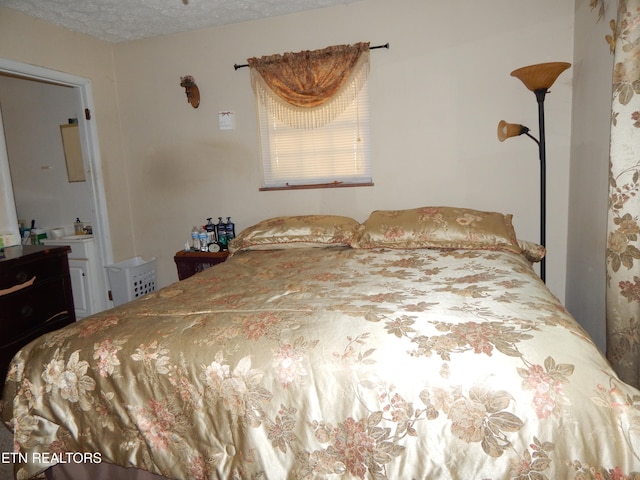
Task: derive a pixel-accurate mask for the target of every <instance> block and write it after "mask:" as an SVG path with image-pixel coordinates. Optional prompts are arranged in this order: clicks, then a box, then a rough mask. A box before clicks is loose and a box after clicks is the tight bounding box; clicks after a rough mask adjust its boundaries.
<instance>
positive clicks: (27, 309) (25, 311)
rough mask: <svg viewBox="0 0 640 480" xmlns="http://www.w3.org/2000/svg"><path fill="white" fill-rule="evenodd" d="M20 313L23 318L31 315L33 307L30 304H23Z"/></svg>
mask: <svg viewBox="0 0 640 480" xmlns="http://www.w3.org/2000/svg"><path fill="white" fill-rule="evenodd" d="M20 315H21V316H22V317H24V318H28V317H30V316H31V315H33V307H32V306H31V305H23V306H22V308H21V309H20Z"/></svg>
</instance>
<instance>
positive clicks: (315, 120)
mask: <svg viewBox="0 0 640 480" xmlns="http://www.w3.org/2000/svg"><path fill="white" fill-rule="evenodd" d="M247 63H248V64H249V67H250V70H251V83H252V86H253V89H254V91H255V93H256V96H257V97H258V99H259V101H261V102H263V104H264V105H265V106H266V107H267V108H268V109H269V111H270V112H272V113H273V114H274V115H276V117H277V118H278V119H279V120H280V121H281V122H283V123H285V124H287V125H289V126H291V127H295V128H317V127H320V126H323V125H325V124H327V123H329V122H331V121H332V120H334V119H335V118H337V117H338V116H339V115H340V114H341V113H342V112H344V110H345V109H346V108H347V107H348V106H349V105H350V104H351V103H352V102H353V101H354V100H355V99H356V97H357V96H358V92H359V91H360V88H361V86H362V85H363V84H364V82H366V80H367V78H368V74H369V43H368V42H362V43H357V44H354V45H335V46H332V47H327V48H324V49H321V50H314V51H308V50H307V51H302V52H297V53H285V54H283V55H269V56H265V57H261V58H250V59H248V60H247Z"/></svg>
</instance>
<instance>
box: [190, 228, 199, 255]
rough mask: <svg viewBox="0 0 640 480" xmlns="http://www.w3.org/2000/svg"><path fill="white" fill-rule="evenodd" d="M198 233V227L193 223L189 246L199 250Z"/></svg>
mask: <svg viewBox="0 0 640 480" xmlns="http://www.w3.org/2000/svg"><path fill="white" fill-rule="evenodd" d="M198 233H200V230H198V227H196V226H195V225H194V226H193V229H192V230H191V248H193V249H194V250H200V239H199V238H198Z"/></svg>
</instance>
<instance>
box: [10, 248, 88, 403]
mask: <svg viewBox="0 0 640 480" xmlns="http://www.w3.org/2000/svg"><path fill="white" fill-rule="evenodd" d="M69 250H70V248H69V247H67V246H55V247H54V246H47V245H24V246H22V245H19V246H14V247H7V248H5V249H4V252H1V255H3V257H0V392H1V391H2V386H3V385H4V381H5V377H6V374H7V369H8V367H9V363H10V362H11V359H12V358H13V356H14V355H15V354H16V353H17V352H18V350H20V348H22V347H23V346H25V345H26V344H27V343H29V342H30V341H31V340H34V339H35V338H37V337H39V336H40V335H42V334H44V333H47V332H51V331H53V330H57V329H58V328H61V327H63V326H65V325H68V324H70V323H73V322H74V321H75V319H76V317H75V311H74V308H73V295H72V292H71V278H70V277H69V261H68V259H67V254H68V252H69Z"/></svg>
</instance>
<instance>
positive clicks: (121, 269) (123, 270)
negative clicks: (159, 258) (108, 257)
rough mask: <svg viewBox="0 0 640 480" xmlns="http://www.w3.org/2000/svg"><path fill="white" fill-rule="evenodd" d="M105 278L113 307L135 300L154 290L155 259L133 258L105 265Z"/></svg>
mask: <svg viewBox="0 0 640 480" xmlns="http://www.w3.org/2000/svg"><path fill="white" fill-rule="evenodd" d="M105 268H106V269H107V276H108V277H109V285H110V286H111V296H112V298H113V304H114V305H115V306H118V305H122V304H123V303H127V302H130V301H131V300H135V299H136V298H138V297H141V296H143V295H146V294H147V293H151V292H155V290H156V259H155V257H153V258H152V259H151V260H144V259H143V258H142V257H134V258H130V259H128V260H124V261H122V262H118V263H114V264H113V265H107V266H106V267H105Z"/></svg>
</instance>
